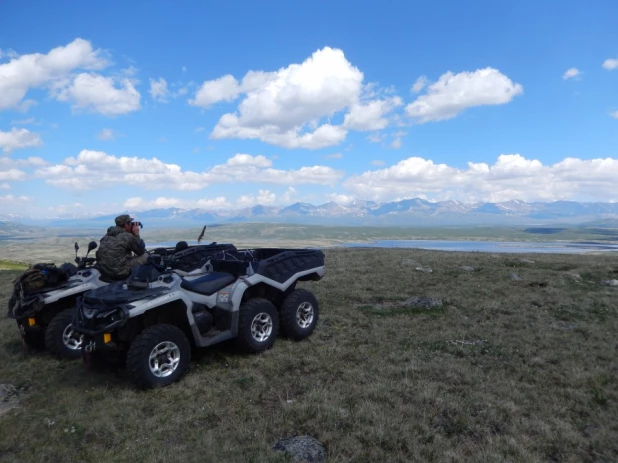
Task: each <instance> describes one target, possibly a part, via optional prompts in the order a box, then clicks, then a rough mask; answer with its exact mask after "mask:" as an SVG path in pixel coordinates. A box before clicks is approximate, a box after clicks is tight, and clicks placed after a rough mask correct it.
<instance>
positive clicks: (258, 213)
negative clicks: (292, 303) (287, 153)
mask: <svg viewBox="0 0 618 463" xmlns="http://www.w3.org/2000/svg"><path fill="white" fill-rule="evenodd" d="M121 213H131V214H133V215H134V216H135V217H136V218H137V219H138V220H140V221H142V222H144V223H145V224H146V223H148V222H151V223H154V224H156V225H164V226H171V227H174V226H176V225H178V226H186V225H191V224H192V225H195V224H196V223H199V224H225V223H242V222H286V223H297V224H298V223H306V224H324V225H335V224H336V225H398V226H440V225H443V226H456V225H474V224H476V225H500V224H547V223H570V224H574V223H582V222H586V221H594V220H607V219H610V220H611V221H612V222H613V220H616V219H618V202H616V203H613V202H577V201H554V202H525V201H521V200H510V201H504V202H495V203H494V202H476V203H464V202H461V201H455V200H450V201H438V202H431V201H427V200H424V199H420V198H414V199H404V200H401V201H391V202H383V203H378V202H374V201H365V200H355V201H352V202H351V203H346V204H339V203H336V202H328V203H325V204H320V205H313V204H309V203H305V202H296V203H294V204H290V205H288V206H264V205H257V206H253V207H247V208H242V209H227V210H222V209H217V210H212V209H200V208H192V209H186V208H177V207H170V208H161V209H149V210H144V211H137V212H136V211H118V212H117V213H114V214H97V213H91V214H89V215H80V214H77V213H69V214H65V215H61V216H55V217H32V216H26V215H23V216H21V215H12V214H11V215H7V214H0V220H11V221H20V222H46V223H48V224H52V223H53V224H56V225H68V224H69V222H75V221H80V222H81V221H94V222H108V223H110V224H111V223H113V219H114V217H115V216H116V215H118V214H121Z"/></svg>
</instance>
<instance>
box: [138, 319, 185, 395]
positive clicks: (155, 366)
mask: <svg viewBox="0 0 618 463" xmlns="http://www.w3.org/2000/svg"><path fill="white" fill-rule="evenodd" d="M190 360H191V345H190V344H189V340H188V339H187V336H186V335H185V334H184V333H183V331H182V330H181V329H180V328H178V327H176V326H174V325H169V324H166V323H163V324H160V325H154V326H150V327H148V328H146V329H145V330H144V331H142V332H141V333H140V334H139V335H138V336H137V338H135V340H134V341H133V343H132V344H131V347H129V351H128V353H127V372H128V375H129V378H130V379H131V381H132V382H133V383H134V384H135V385H136V386H137V387H139V388H142V389H148V388H154V387H162V386H167V385H169V384H171V383H173V382H175V381H178V380H179V379H180V378H181V377H183V376H184V375H185V374H186V372H187V370H188V369H189V362H190Z"/></svg>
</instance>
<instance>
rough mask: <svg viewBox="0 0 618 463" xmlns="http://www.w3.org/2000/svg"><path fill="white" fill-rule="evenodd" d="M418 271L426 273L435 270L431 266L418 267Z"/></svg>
mask: <svg viewBox="0 0 618 463" xmlns="http://www.w3.org/2000/svg"><path fill="white" fill-rule="evenodd" d="M416 271H417V272H425V273H432V272H433V270H432V269H431V268H430V267H416Z"/></svg>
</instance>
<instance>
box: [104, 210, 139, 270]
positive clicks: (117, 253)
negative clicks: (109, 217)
mask: <svg viewBox="0 0 618 463" xmlns="http://www.w3.org/2000/svg"><path fill="white" fill-rule="evenodd" d="M115 222H116V226H115V227H109V228H108V229H107V234H106V235H105V236H104V237H103V238H101V245H100V246H99V249H98V251H97V254H96V257H97V264H98V266H99V267H100V268H101V270H102V271H103V272H104V273H106V274H108V275H110V276H111V277H113V278H118V279H124V278H127V277H128V276H129V275H130V274H131V269H132V268H133V267H136V266H138V265H141V264H145V263H146V260H147V259H148V254H147V253H146V245H145V244H144V240H143V239H141V238H140V237H139V225H138V224H137V223H135V222H133V218H132V217H131V216H129V215H127V214H122V215H119V216H118V217H116V219H115ZM133 253H135V256H133Z"/></svg>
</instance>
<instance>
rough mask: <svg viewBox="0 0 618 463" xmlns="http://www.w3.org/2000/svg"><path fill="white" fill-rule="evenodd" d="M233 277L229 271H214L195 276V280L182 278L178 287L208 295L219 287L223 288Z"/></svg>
mask: <svg viewBox="0 0 618 463" xmlns="http://www.w3.org/2000/svg"><path fill="white" fill-rule="evenodd" d="M235 279H236V277H235V276H234V275H232V274H230V273H223V272H215V273H209V274H207V275H204V276H202V277H199V278H196V279H195V280H185V279H183V280H182V282H181V283H180V287H181V288H184V289H186V290H187V291H193V292H194V293H198V294H203V295H205V296H210V295H211V294H214V293H216V292H217V291H219V290H220V289H221V288H225V287H226V286H227V285H229V284H230V283H232V282H233V281H234V280H235Z"/></svg>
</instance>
